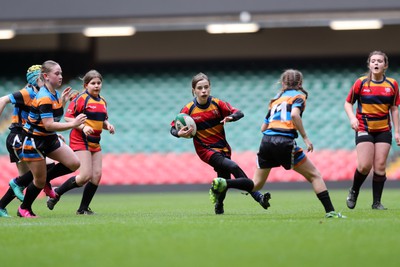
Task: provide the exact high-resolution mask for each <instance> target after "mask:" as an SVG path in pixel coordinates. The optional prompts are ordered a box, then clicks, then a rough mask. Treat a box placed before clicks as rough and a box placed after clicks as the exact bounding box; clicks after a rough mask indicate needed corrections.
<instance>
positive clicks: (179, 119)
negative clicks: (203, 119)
mask: <svg viewBox="0 0 400 267" xmlns="http://www.w3.org/2000/svg"><path fill="white" fill-rule="evenodd" d="M185 126H187V127H188V128H193V132H192V137H193V136H195V135H196V131H197V127H196V123H195V122H194V120H193V118H192V117H190V116H189V115H188V114H185V113H179V114H178V115H176V117H175V128H176V129H177V130H178V131H179V130H180V129H182V128H183V127H185Z"/></svg>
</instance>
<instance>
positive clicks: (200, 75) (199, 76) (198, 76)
mask: <svg viewBox="0 0 400 267" xmlns="http://www.w3.org/2000/svg"><path fill="white" fill-rule="evenodd" d="M201 80H207V81H208V83H209V84H210V85H211V81H210V79H209V78H208V76H207V75H205V74H204V73H202V72H200V73H198V74H196V75H195V76H193V78H192V89H194V88H196V85H197V83H198V82H199V81H201ZM192 95H194V94H193V90H192Z"/></svg>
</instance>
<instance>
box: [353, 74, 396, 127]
mask: <svg viewBox="0 0 400 267" xmlns="http://www.w3.org/2000/svg"><path fill="white" fill-rule="evenodd" d="M346 101H347V102H348V103H351V104H354V103H355V102H357V114H356V117H357V119H358V122H359V129H358V131H359V132H363V131H367V132H384V131H389V130H390V129H391V125H390V115H389V111H390V107H392V106H398V105H399V104H400V99H399V86H398V84H397V81H396V80H395V79H392V78H389V77H386V76H384V79H383V81H380V82H376V81H373V80H371V81H370V82H368V77H367V76H363V77H360V78H359V79H357V81H356V82H355V83H354V84H353V86H352V87H351V89H350V92H349V94H348V95H347V98H346Z"/></svg>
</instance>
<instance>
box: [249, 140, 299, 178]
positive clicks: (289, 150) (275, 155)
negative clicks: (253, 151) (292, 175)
mask: <svg viewBox="0 0 400 267" xmlns="http://www.w3.org/2000/svg"><path fill="white" fill-rule="evenodd" d="M305 158H306V154H304V152H303V149H302V148H301V147H298V146H297V144H296V141H295V140H294V139H293V138H290V137H288V136H282V135H264V136H263V138H262V140H261V144H260V148H259V151H258V153H257V165H258V168H260V169H270V168H274V167H279V166H282V167H283V168H285V169H286V170H290V169H293V167H294V166H296V165H298V164H300V163H301V162H302V161H303V160H304V159H305Z"/></svg>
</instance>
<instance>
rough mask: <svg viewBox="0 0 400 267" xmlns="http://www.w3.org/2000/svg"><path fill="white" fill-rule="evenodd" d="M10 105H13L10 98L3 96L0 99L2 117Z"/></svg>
mask: <svg viewBox="0 0 400 267" xmlns="http://www.w3.org/2000/svg"><path fill="white" fill-rule="evenodd" d="M8 103H11V101H10V98H9V97H8V96H6V95H5V96H3V97H1V98H0V116H1V114H2V113H3V111H4V108H5V107H6V105H7V104H8Z"/></svg>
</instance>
